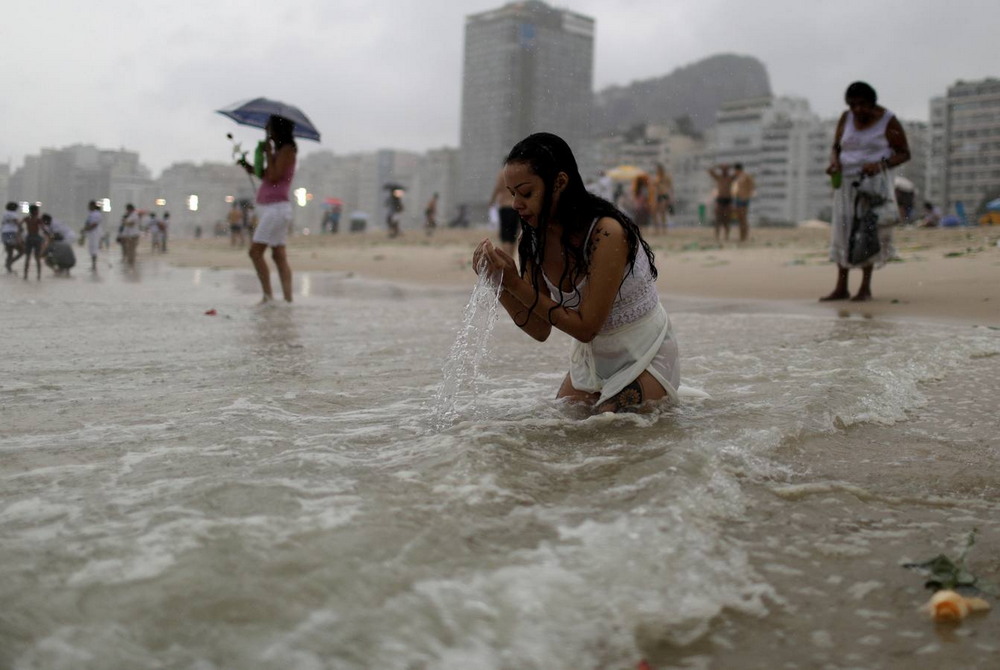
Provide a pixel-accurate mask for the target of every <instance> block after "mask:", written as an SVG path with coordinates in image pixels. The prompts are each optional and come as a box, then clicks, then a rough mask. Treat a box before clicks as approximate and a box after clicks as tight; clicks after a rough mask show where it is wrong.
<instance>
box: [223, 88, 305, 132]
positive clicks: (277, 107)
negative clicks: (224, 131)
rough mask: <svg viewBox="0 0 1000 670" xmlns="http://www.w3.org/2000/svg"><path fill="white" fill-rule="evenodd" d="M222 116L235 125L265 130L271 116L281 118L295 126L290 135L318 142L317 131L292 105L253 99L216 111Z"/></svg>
mask: <svg viewBox="0 0 1000 670" xmlns="http://www.w3.org/2000/svg"><path fill="white" fill-rule="evenodd" d="M216 111H217V112H218V113H219V114H222V115H223V116H228V117H229V118H231V119H232V120H233V121H235V122H236V123H239V124H242V125H244V126H253V127H254V128H265V127H266V126H267V120H268V119H269V118H271V116H275V115H276V116H283V117H285V118H286V119H288V120H289V121H291V122H292V123H294V124H295V128H294V130H292V134H293V135H295V136H296V137H301V138H302V139H305V140H315V141H316V142H319V131H318V130H316V126H314V125H313V123H312V121H310V120H309V117H308V116H306V115H305V114H303V113H302V110H301V109H299V108H298V107H293V106H292V105H286V104H285V103H283V102H278V101H277V100H269V99H268V98H254V99H253V100H247V101H246V102H238V103H236V104H233V105H230V106H229V107H225V108H223V109H219V110H216Z"/></svg>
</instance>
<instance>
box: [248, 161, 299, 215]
mask: <svg viewBox="0 0 1000 670" xmlns="http://www.w3.org/2000/svg"><path fill="white" fill-rule="evenodd" d="M294 176H295V161H292V164H291V165H290V166H289V168H288V172H287V173H286V174H285V175H283V176H282V177H281V179H279V180H278V182H277V183H276V184H272V183H271V182H269V181H267V180H266V179H262V180H261V182H260V188H258V189H257V204H259V205H270V204H271V203H275V202H288V192H289V190H291V188H292V177H294Z"/></svg>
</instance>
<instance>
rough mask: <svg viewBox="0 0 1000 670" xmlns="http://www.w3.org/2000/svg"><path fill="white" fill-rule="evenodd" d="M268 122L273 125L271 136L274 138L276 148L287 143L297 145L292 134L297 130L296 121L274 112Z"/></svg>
mask: <svg viewBox="0 0 1000 670" xmlns="http://www.w3.org/2000/svg"><path fill="white" fill-rule="evenodd" d="M267 123H268V125H270V126H271V137H273V138H274V148H275V149H280V148H281V147H283V146H285V145H286V144H291V145H292V146H293V147H294V146H295V137H294V136H293V135H292V132H293V131H294V130H295V122H294V121H291V120H290V119H286V118H285V117H283V116H278V115H277V114H272V115H271V118H269V119H268V120H267Z"/></svg>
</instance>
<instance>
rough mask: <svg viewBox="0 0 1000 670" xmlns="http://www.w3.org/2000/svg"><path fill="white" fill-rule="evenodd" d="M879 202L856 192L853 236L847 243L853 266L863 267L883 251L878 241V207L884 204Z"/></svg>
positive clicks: (848, 257) (860, 192) (849, 259)
mask: <svg viewBox="0 0 1000 670" xmlns="http://www.w3.org/2000/svg"><path fill="white" fill-rule="evenodd" d="M877 200H878V199H876V198H871V197H869V196H868V194H867V193H865V192H864V191H860V190H858V191H856V194H855V196H854V218H853V219H852V220H851V235H850V237H849V238H848V242H847V260H848V261H849V262H850V263H851V265H863V264H864V263H865V261H867V260H868V259H869V258H871V257H872V256H874V255H875V254H877V253H878V252H879V251H881V250H882V244H881V243H880V242H879V240H878V224H879V212H878V207H879V206H880V205H882V202H879V201H877Z"/></svg>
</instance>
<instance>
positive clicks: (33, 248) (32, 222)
mask: <svg viewBox="0 0 1000 670" xmlns="http://www.w3.org/2000/svg"><path fill="white" fill-rule="evenodd" d="M21 224H22V225H23V226H24V232H25V234H24V278H25V279H27V278H28V270H29V269H30V268H31V252H35V267H37V268H38V280H39V281H41V280H42V254H43V253H44V252H45V247H47V246H48V241H49V231H48V228H46V227H45V224H44V222H43V221H42V219H41V217H39V216H38V205H31V206H29V207H28V216H26V217H24V220H22V221H21Z"/></svg>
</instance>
